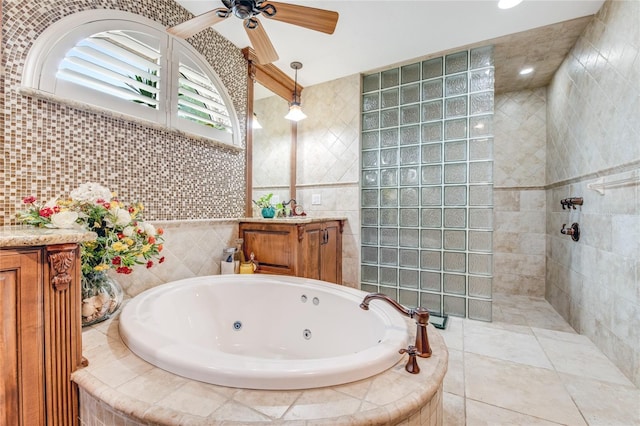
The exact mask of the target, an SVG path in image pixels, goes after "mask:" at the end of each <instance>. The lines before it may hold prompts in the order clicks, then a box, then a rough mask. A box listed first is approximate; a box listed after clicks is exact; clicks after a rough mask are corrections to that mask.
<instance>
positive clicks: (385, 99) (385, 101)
mask: <svg viewBox="0 0 640 426" xmlns="http://www.w3.org/2000/svg"><path fill="white" fill-rule="evenodd" d="M381 98H382V99H381V100H380V108H392V107H397V106H398V105H400V101H399V97H398V89H390V90H385V91H383V92H381Z"/></svg>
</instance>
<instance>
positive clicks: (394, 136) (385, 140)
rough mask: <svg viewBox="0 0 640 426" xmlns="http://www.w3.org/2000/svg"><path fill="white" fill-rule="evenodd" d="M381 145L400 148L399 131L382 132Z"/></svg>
mask: <svg viewBox="0 0 640 426" xmlns="http://www.w3.org/2000/svg"><path fill="white" fill-rule="evenodd" d="M380 145H381V146H383V147H389V146H398V129H384V130H380Z"/></svg>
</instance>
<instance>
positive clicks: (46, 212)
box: [39, 207, 53, 217]
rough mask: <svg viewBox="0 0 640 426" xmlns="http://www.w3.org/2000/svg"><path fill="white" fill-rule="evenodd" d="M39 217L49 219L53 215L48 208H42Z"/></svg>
mask: <svg viewBox="0 0 640 426" xmlns="http://www.w3.org/2000/svg"><path fill="white" fill-rule="evenodd" d="M39 213H40V216H42V217H49V216H51V215H52V214H53V210H52V209H51V208H50V207H44V208H42V209H40V212H39Z"/></svg>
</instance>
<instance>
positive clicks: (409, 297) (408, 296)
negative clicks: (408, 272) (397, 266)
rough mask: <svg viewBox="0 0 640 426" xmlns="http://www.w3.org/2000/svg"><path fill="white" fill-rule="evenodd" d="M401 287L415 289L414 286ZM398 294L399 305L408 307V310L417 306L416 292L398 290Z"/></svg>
mask: <svg viewBox="0 0 640 426" xmlns="http://www.w3.org/2000/svg"><path fill="white" fill-rule="evenodd" d="M400 286H403V284H402V271H400ZM403 287H415V286H403ZM398 292H399V293H400V300H399V302H400V304H401V305H404V306H408V307H410V308H415V307H417V306H418V292H417V291H410V290H399V291H398Z"/></svg>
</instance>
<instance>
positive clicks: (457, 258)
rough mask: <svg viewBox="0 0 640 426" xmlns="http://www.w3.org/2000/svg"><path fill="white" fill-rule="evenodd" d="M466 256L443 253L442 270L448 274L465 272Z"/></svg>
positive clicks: (450, 252)
mask: <svg viewBox="0 0 640 426" xmlns="http://www.w3.org/2000/svg"><path fill="white" fill-rule="evenodd" d="M466 263H467V256H466V255H465V254H464V253H457V252H452V251H445V252H444V256H443V259H442V269H444V270H445V271H449V272H467V265H466Z"/></svg>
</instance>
